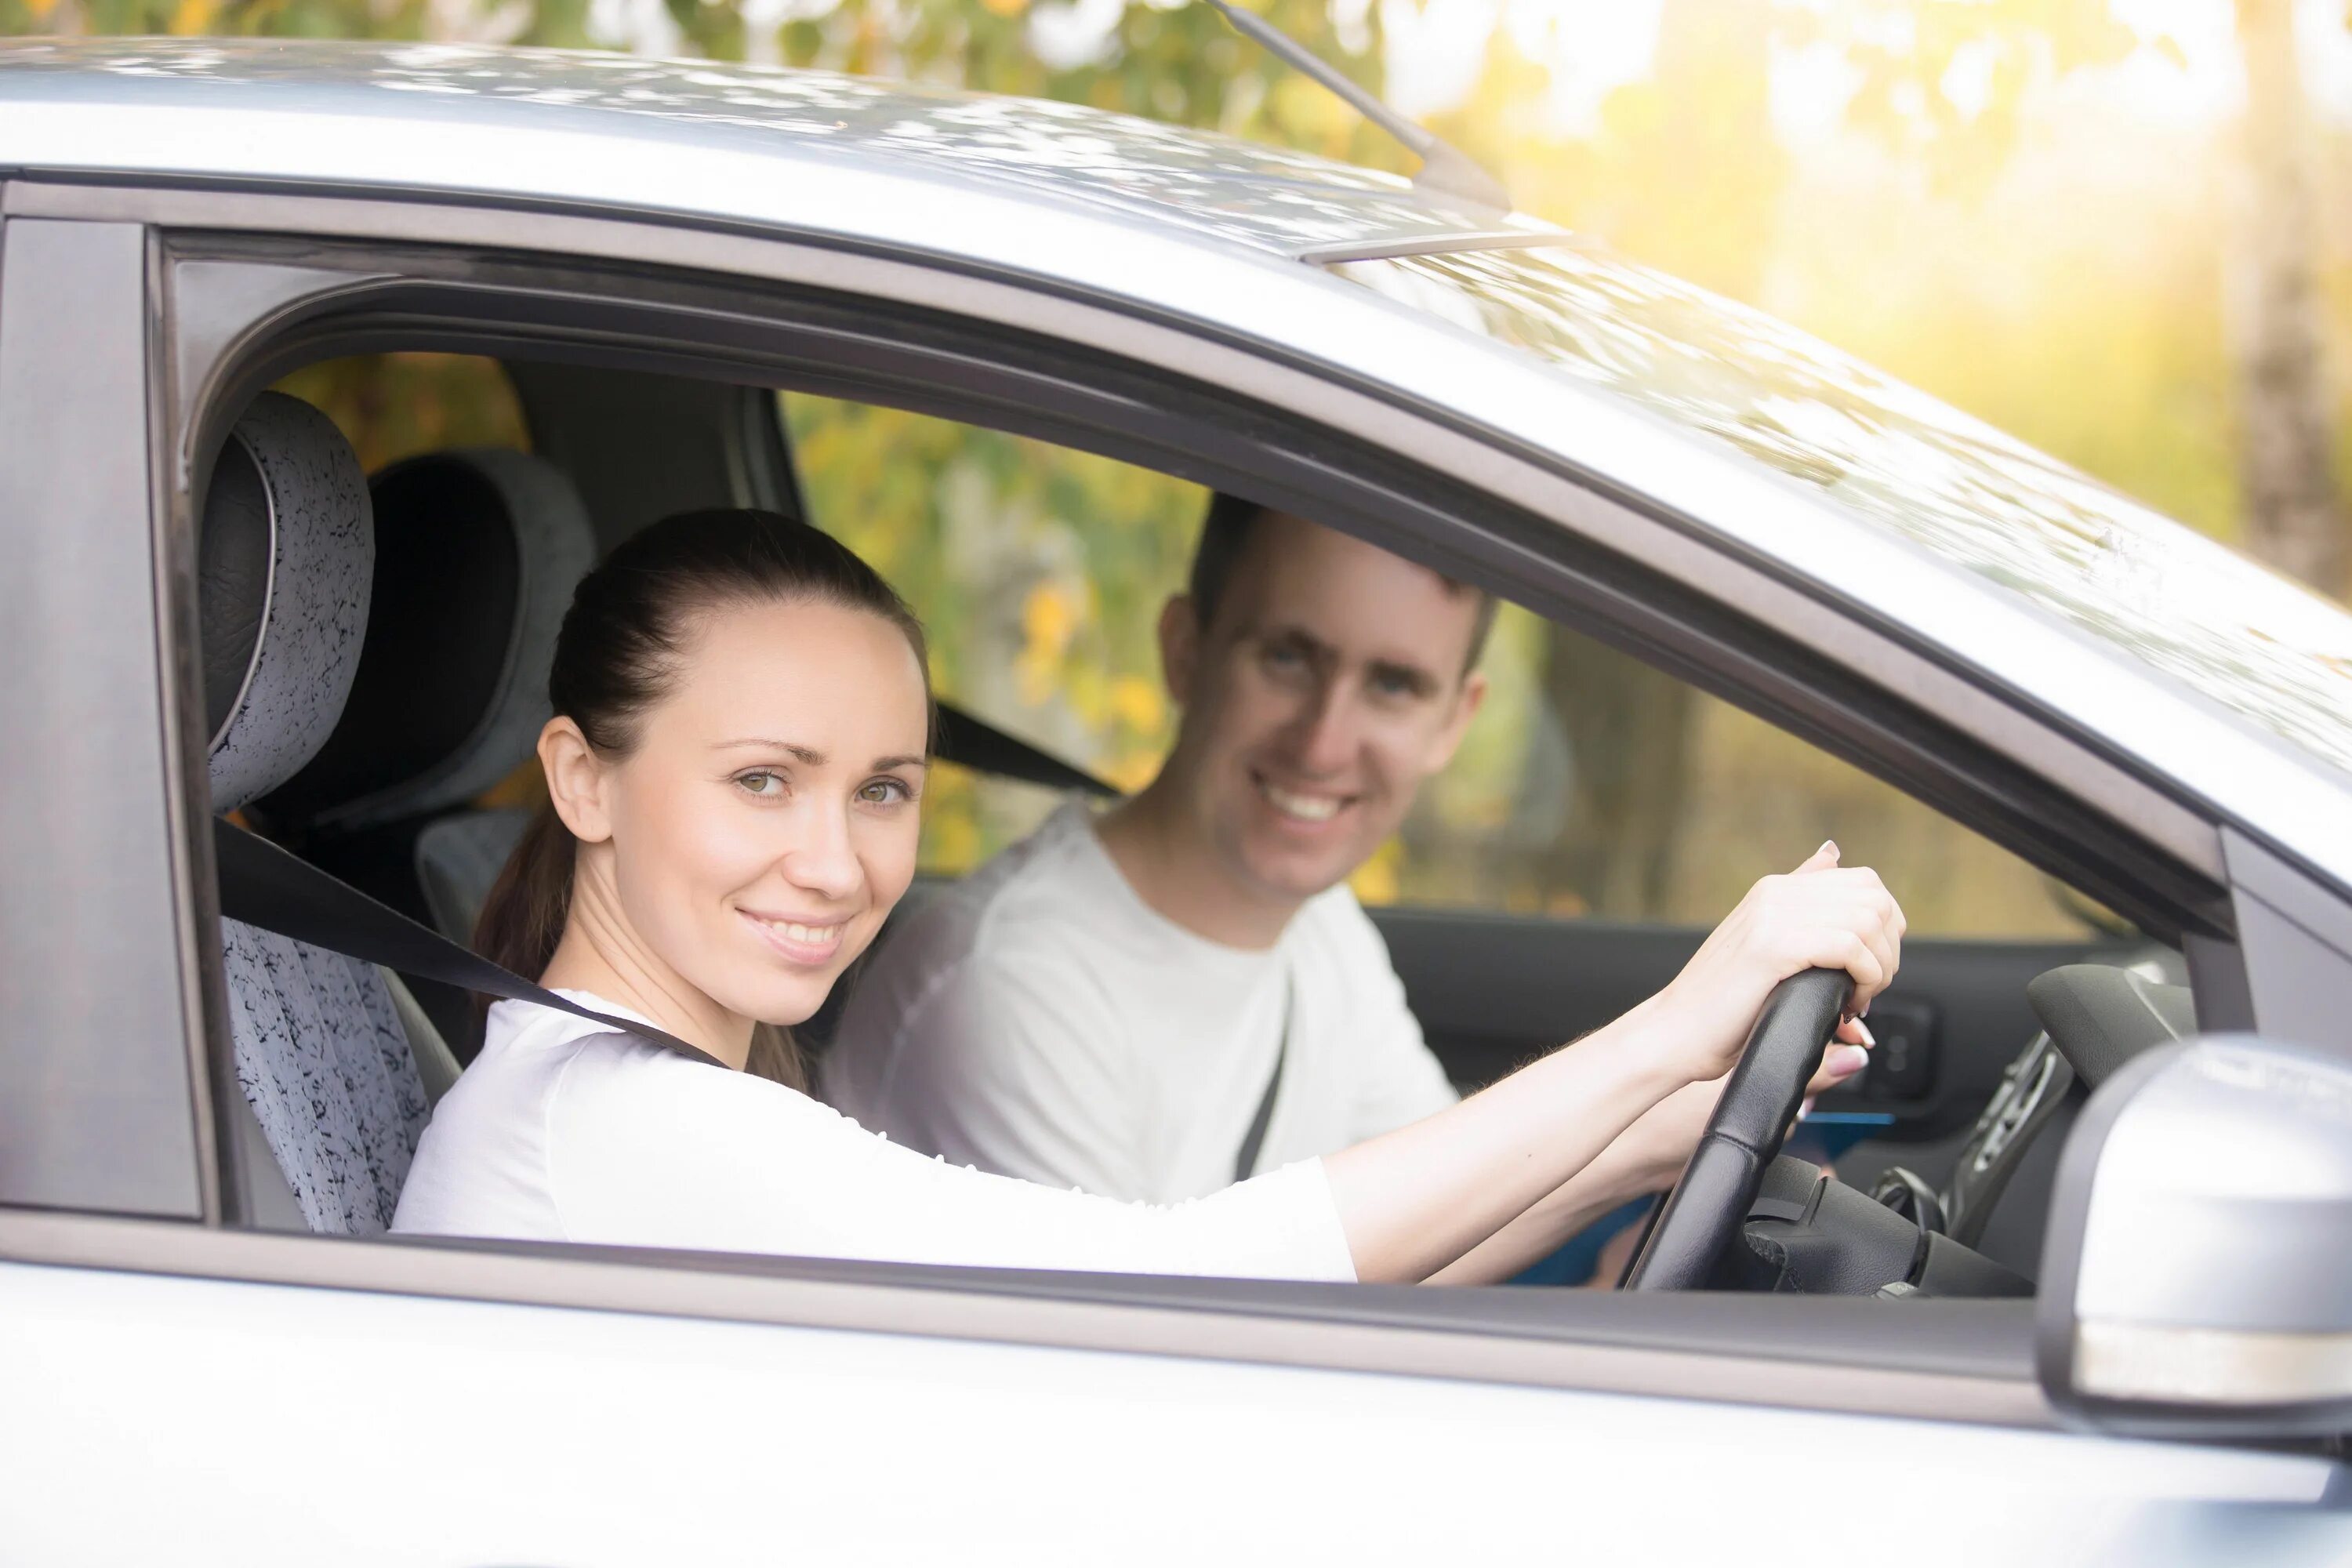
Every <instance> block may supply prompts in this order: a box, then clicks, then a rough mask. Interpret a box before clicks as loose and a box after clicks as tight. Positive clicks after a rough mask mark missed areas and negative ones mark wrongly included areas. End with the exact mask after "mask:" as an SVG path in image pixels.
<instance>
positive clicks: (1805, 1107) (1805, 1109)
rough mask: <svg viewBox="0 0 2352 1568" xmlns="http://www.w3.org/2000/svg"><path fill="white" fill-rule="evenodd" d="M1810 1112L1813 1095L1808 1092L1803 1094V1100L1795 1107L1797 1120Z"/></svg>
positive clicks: (1811, 1111)
mask: <svg viewBox="0 0 2352 1568" xmlns="http://www.w3.org/2000/svg"><path fill="white" fill-rule="evenodd" d="M1812 1113H1813V1097H1812V1096H1811V1095H1810V1094H1809V1095H1807V1096H1805V1098H1804V1100H1803V1101H1802V1102H1801V1103H1800V1104H1799V1105H1798V1107H1797V1120H1798V1121H1803V1120H1804V1119H1805V1118H1806V1117H1808V1116H1811V1114H1812Z"/></svg>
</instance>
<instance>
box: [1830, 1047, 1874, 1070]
mask: <svg viewBox="0 0 2352 1568" xmlns="http://www.w3.org/2000/svg"><path fill="white" fill-rule="evenodd" d="M1869 1064H1870V1053H1869V1052H1868V1051H1865V1050H1864V1049H1863V1048H1862V1047H1860V1046H1840V1047H1838V1048H1837V1053H1836V1058H1835V1059H1834V1060H1832V1062H1831V1063H1830V1071H1832V1072H1833V1073H1835V1074H1836V1075H1837V1076H1838V1077H1840V1078H1852V1077H1853V1075H1854V1074H1856V1073H1858V1072H1860V1071H1861V1070H1862V1069H1863V1068H1864V1067H1867V1066H1868V1065H1869Z"/></svg>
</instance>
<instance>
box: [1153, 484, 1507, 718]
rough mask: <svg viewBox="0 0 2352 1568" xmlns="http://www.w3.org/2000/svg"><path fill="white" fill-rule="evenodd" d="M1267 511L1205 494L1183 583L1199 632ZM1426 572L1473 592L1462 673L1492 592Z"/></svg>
mask: <svg viewBox="0 0 2352 1568" xmlns="http://www.w3.org/2000/svg"><path fill="white" fill-rule="evenodd" d="M1272 510H1274V509H1273V508H1271V507H1266V506H1261V505H1259V504H1258V503H1257V502H1256V501H1254V500H1246V499H1244V498H1243V497H1241V496H1237V495H1229V494H1227V493H1226V492H1224V491H1223V490H1219V491H1218V492H1217V493H1216V494H1214V495H1213V496H1211V497H1210V498H1209V515H1208V517H1207V519H1206V520H1205V521H1202V524H1201V542H1200V543H1199V544H1197V545H1195V546H1194V547H1193V550H1192V583H1191V584H1190V585H1189V588H1188V592H1190V593H1191V595H1192V614H1193V616H1194V617H1195V618H1196V619H1198V621H1199V622H1200V624H1201V629H1202V631H1204V632H1205V631H1207V630H1208V628H1209V624H1210V623H1211V622H1212V621H1213V620H1215V619H1216V618H1217V602H1218V601H1219V600H1220V599H1222V598H1223V596H1224V592H1225V584H1226V583H1227V582H1228V581H1230V580H1231V579H1232V577H1233V574H1234V563H1235V562H1237V561H1239V560H1240V559H1241V556H1242V551H1243V550H1244V549H1245V548H1246V547H1247V546H1248V544H1249V536H1250V531H1251V530H1252V529H1254V528H1255V527H1256V526H1257V525H1258V523H1259V522H1260V521H1263V520H1264V519H1265V517H1266V515H1267V514H1268V513H1269V512H1271V511H1272ZM1432 575H1433V576H1434V577H1436V579H1437V580H1438V581H1439V582H1441V583H1443V584H1445V591H1446V592H1447V593H1449V594H1475V595H1477V598H1478V618H1477V619H1476V620H1475V621H1474V622H1473V623H1471V627H1470V654H1469V657H1468V658H1465V659H1464V660H1463V661H1462V673H1463V674H1465V675H1467V674H1469V673H1470V672H1471V671H1472V670H1473V669H1475V668H1477V667H1478V658H1479V656H1480V655H1481V654H1483V653H1485V652H1486V634H1487V633H1489V632H1491V631H1493V630H1494V629H1495V608H1496V599H1495V595H1492V594H1489V593H1488V592H1486V589H1484V588H1474V587H1472V586H1471V585H1470V584H1467V583H1460V582H1456V581H1455V580H1454V579H1453V578H1451V577H1448V576H1447V575H1445V574H1444V573H1443V572H1437V573H1433V574H1432Z"/></svg>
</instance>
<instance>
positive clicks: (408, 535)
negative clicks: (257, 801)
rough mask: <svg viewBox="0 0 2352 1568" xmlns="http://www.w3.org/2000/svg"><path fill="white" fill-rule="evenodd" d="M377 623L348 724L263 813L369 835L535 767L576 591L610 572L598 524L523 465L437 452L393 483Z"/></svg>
mask: <svg viewBox="0 0 2352 1568" xmlns="http://www.w3.org/2000/svg"><path fill="white" fill-rule="evenodd" d="M372 489H373V492H374V500H375V541H376V547H375V586H374V593H373V604H374V608H373V613H372V614H371V616H369V621H368V635H367V644H366V647H364V648H362V650H361V652H360V658H359V674H358V677H357V679H354V680H353V681H352V692H351V700H350V701H348V702H347V703H345V704H344V705H343V717H342V721H341V724H339V725H337V726H336V728H335V731H334V734H333V735H332V736H331V738H330V739H329V740H328V742H327V743H326V744H325V745H324V746H323V747H321V748H320V751H319V754H318V755H317V756H316V757H315V758H313V759H312V760H311V761H310V765H309V766H308V767H305V768H304V769H303V770H302V771H301V772H300V773H299V774H297V775H296V776H295V777H294V778H293V779H291V780H290V781H289V782H288V783H287V784H286V785H285V786H284V787H283V788H281V789H279V790H278V791H277V793H275V794H274V795H271V796H270V797H269V798H268V800H267V801H265V802H264V803H263V805H264V806H265V807H266V808H267V809H268V812H269V814H270V816H271V817H272V819H273V820H275V821H281V822H289V823H299V824H307V825H310V826H315V827H333V828H355V827H362V826H370V825H372V824H376V823H383V822H391V821H395V820H398V819H400V818H404V817H410V816H421V815H424V814H425V813H427V812H432V811H437V810H440V809H442V808H444V807H446V806H451V805H457V804H458V803H460V802H462V801H466V800H470V799H472V798H473V797H474V796H476V795H479V794H481V793H482V791H484V790H486V789H488V788H489V787H490V785H492V784H496V783H498V782H499V780H500V779H502V778H504V777H506V776H507V774H509V773H512V772H513V771H514V769H515V767H516V766H517V765H518V764H519V763H521V762H523V761H524V759H526V758H528V757H529V756H530V754H531V751H532V749H533V748H534V747H535V746H536V745H537V743H538V741H539V731H540V728H541V726H542V725H543V724H545V723H546V722H547V714H548V707H547V672H548V667H549V666H550V665H551V663H552V662H553V661H554V658H555V635H556V632H557V631H558V630H559V629H560V628H561V627H562V624H563V613H564V611H565V610H566V609H568V608H570V606H571V604H572V589H573V588H574V587H576V586H578V584H579V582H580V579H581V578H582V576H583V575H584V574H586V573H587V571H588V568H589V567H590V566H591V565H593V564H594V563H595V558H596V539H595V533H594V531H593V529H592V528H591V526H590V524H589V521H588V510H587V508H586V507H585V506H583V504H582V503H581V500H580V495H579V492H578V491H577V490H575V489H573V488H572V481H571V480H570V479H567V478H566V477H565V476H564V475H563V473H562V470H561V469H558V468H555V467H553V466H552V465H551V464H549V463H547V462H546V461H544V460H542V459H541V458H533V457H530V456H529V455H528V454H526V453H522V452H509V451H501V450H494V449H484V450H478V451H463V452H436V453H433V454H431V455H429V456H426V457H422V458H410V459H409V460H408V461H406V462H404V463H397V464H394V466H393V467H391V468H386V469H384V470H383V472H382V473H381V474H378V475H377V476H376V478H375V479H374V481H373V486H372Z"/></svg>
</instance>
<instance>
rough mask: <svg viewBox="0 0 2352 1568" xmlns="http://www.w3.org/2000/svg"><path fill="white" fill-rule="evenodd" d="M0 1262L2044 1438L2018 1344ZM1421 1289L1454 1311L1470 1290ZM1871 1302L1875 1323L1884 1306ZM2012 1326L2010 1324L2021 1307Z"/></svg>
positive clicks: (1084, 1280) (77, 1236)
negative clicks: (1623, 1335)
mask: <svg viewBox="0 0 2352 1568" xmlns="http://www.w3.org/2000/svg"><path fill="white" fill-rule="evenodd" d="M0 1259H5V1260H7V1261H9V1262H14V1263H24V1264H34V1265H41V1266H47V1267H55V1268H78V1269H89V1270H102V1271H108V1272H119V1273H132V1274H160V1275H170V1276H176V1277H181V1278H193V1279H218V1280H227V1281H236V1282H239V1283H247V1284H264V1285H278V1286H291V1287H298V1288H306V1289H331V1290H348V1291H364V1292H368V1293H371V1294H377V1295H391V1296H412V1297H417V1298H425V1299H440V1300H465V1301H496V1302H505V1303H510V1304H515V1305H522V1306H537V1307H551V1308H558V1309H564V1310H582V1311H603V1312H623V1313H629V1314H634V1315H639V1316H648V1317H678V1318H702V1319H712V1320H718V1321H728V1322H740V1323H768V1324H776V1325H780V1326H791V1327H795V1328H815V1329H838V1330H846V1331H856V1332H860V1333H884V1334H905V1335H917V1336H921V1337H925V1338H933V1339H948V1340H962V1341H974V1342H992V1343H1003V1344H1021V1345H1036V1346H1044V1347H1050V1348H1055V1349H1063V1350H1082V1351H1106V1352H1128V1353H1139V1354H1150V1355H1169V1356H1179V1357H1185V1358H1192V1359H1200V1360H1209V1361H1224V1362H1239V1363H1255V1364H1262V1365H1270V1366H1291V1367H1314V1368H1321V1369H1327V1370H1332V1371H1341V1372H1360V1373H1381V1374H1386V1375H1401V1376H1410V1377H1432V1378H1443V1379H1451V1380H1457V1381H1467V1382H1481V1383H1495V1384H1519V1385H1526V1386H1535V1387H1549V1388H1562V1389H1576V1390H1580V1391H1583V1392H1587V1393H1604V1394H1636V1395H1643V1396H1647V1397H1653V1398H1668V1399H1696V1400H1703V1401H1706V1402H1709V1403H1717V1404H1736V1405H1766V1406H1776V1407H1781V1408H1790V1409H1803V1410H1818V1411H1832V1412H1840V1413H1845V1414H1853V1415H1886V1416H1898V1417H1908V1418H1913V1419H1934V1420H1937V1421H1948V1422H1962V1423H1967V1424H1969V1425H1981V1426H2006V1427H2017V1428H2024V1429H2029V1430H2052V1429H2054V1428H2055V1426H2056V1423H2055V1420H2054V1418H2053V1415H2052V1413H2051V1411H2050V1407H2049V1405H2048V1403H2047V1401H2046V1400H2044V1399H2043V1397H2042V1391H2041V1387H2040V1384H2037V1383H2036V1382H2035V1381H2034V1380H2033V1377H2032V1371H2031V1365H2030V1361H2029V1360H2028V1359H2026V1357H2025V1355H2024V1353H2023V1350H2022V1348H2021V1355H2020V1359H2019V1361H2018V1364H2017V1365H2016V1367H2015V1369H2014V1374H2013V1375H1983V1374H1976V1375H1971V1374H1966V1373H1953V1372H1940V1371H1919V1370H1910V1369H1904V1368H1896V1367H1887V1366H1872V1365H1860V1364H1856V1363H1854V1362H1853V1361H1852V1360H1850V1359H1841V1358H1840V1356H1839V1355H1838V1351H1837V1345H1838V1342H1837V1339H1836V1336H1834V1335H1832V1334H1824V1335H1822V1336H1821V1338H1822V1345H1821V1347H1820V1353H1819V1354H1818V1355H1815V1356H1800V1355H1790V1354H1787V1353H1781V1354H1742V1355H1729V1354H1721V1353H1709V1352H1701V1351H1695V1350H1689V1349H1675V1348H1671V1347H1659V1346H1645V1345H1640V1344H1631V1343H1624V1342H1595V1341H1579V1340H1576V1339H1573V1338H1563V1337H1556V1336H1554V1335H1538V1334H1531V1333H1513V1332H1510V1331H1507V1330H1499V1331H1498V1330H1492V1329H1487V1330H1480V1331H1464V1330H1447V1329H1444V1328H1432V1327H1423V1326H1405V1325H1395V1324H1384V1323H1379V1322H1373V1321H1342V1320H1340V1319H1339V1318H1335V1317H1320V1318H1318V1317H1314V1316H1308V1315H1303V1314H1301V1313H1298V1312H1296V1311H1284V1310H1279V1309H1273V1310H1268V1309H1264V1308H1257V1307H1254V1306H1252V1305H1251V1304H1249V1303H1248V1302H1247V1300H1245V1299H1243V1300H1235V1299H1234V1298H1235V1296H1236V1295H1237V1294H1240V1295H1244V1296H1245V1292H1246V1289H1247V1286H1246V1283H1245V1282H1234V1284H1235V1285H1236V1286H1237V1287H1238V1288H1239V1289H1238V1290H1236V1291H1232V1292H1226V1293H1225V1294H1224V1299H1223V1300H1214V1301H1213V1302H1210V1303H1208V1304H1202V1303H1201V1302H1200V1301H1198V1300H1192V1301H1188V1300H1186V1299H1185V1296H1186V1294H1187V1292H1185V1291H1184V1290H1182V1289H1181V1288H1171V1289H1167V1290H1164V1291H1155V1290H1154V1289H1152V1286H1153V1282H1151V1281H1148V1280H1136V1279H1108V1278H1102V1279H1098V1278H1094V1277H1088V1276H1084V1275H1069V1274H1059V1275H1025V1276H1006V1275H1000V1274H998V1272H997V1271H994V1270H962V1269H954V1268H915V1267H913V1266H908V1265H882V1264H875V1265H859V1264H856V1263H854V1262H844V1261H840V1260H803V1259H784V1258H727V1257H721V1256H711V1255H696V1254H685V1253H664V1252H642V1253H632V1252H631V1251H629V1250H628V1249H625V1248H617V1247H550V1246H543V1245H541V1246H528V1247H527V1246H522V1245H516V1246H512V1247H504V1248H500V1249H495V1250H494V1249H492V1248H490V1247H487V1246H479V1245H471V1244H453V1243H433V1242H425V1241H411V1240H401V1241H385V1240H364V1241H362V1240H351V1239H346V1238H339V1237H308V1236H277V1235H268V1234H263V1233H260V1232H252V1231H231V1230H215V1229H208V1228H205V1227H202V1226H190V1225H174V1224H170V1223H166V1222H160V1221H139V1220H121V1219H106V1218H98V1217H92V1216H85V1215H59V1214H50V1213H42V1212H38V1211H32V1210H24V1209H6V1208H0ZM1179 1283H1180V1285H1181V1282H1179ZM1336 1289H1348V1288H1346V1287H1339V1288H1336ZM1356 1289H1361V1288H1356ZM1498 1289H1500V1288H1498ZM1507 1293H1509V1294H1513V1295H1517V1294H1519V1293H1518V1292H1515V1291H1513V1292H1507ZM1433 1294H1434V1295H1438V1296H1443V1297H1444V1298H1446V1299H1448V1300H1450V1301H1456V1302H1470V1301H1471V1298H1473V1297H1475V1295H1477V1294H1479V1293H1478V1292H1473V1291H1450V1290H1449V1291H1443V1292H1434V1293H1433ZM1473 1304H1475V1303H1473ZM1855 1304H1860V1303H1855ZM1871 1305H1877V1306H1881V1307H1882V1309H1883V1304H1879V1303H1871ZM1895 1310H1901V1309H1895ZM2020 1316H2021V1321H2023V1313H2022V1312H2021V1314H2020ZM2025 1346H2030V1332H2029V1333H2028V1334H2026V1335H2024V1336H2021V1347H2025Z"/></svg>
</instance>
